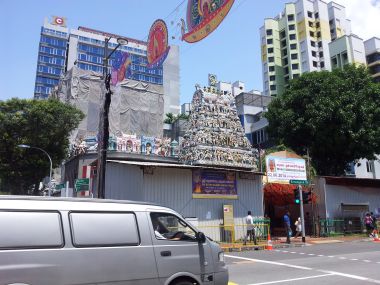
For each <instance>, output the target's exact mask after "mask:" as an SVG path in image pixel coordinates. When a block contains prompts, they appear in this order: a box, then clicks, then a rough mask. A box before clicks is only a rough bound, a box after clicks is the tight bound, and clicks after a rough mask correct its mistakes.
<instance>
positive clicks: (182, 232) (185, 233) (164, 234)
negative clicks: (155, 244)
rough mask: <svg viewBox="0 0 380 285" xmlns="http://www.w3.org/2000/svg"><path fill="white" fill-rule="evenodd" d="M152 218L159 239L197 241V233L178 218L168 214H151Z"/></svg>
mask: <svg viewBox="0 0 380 285" xmlns="http://www.w3.org/2000/svg"><path fill="white" fill-rule="evenodd" d="M150 218H151V220H152V226H153V230H154V234H155V236H156V238H157V239H160V240H185V241H196V233H195V231H194V230H193V229H192V228H190V227H189V226H188V224H186V223H185V222H184V221H183V220H181V219H179V218H178V217H177V216H175V215H172V214H168V213H151V214H150Z"/></svg>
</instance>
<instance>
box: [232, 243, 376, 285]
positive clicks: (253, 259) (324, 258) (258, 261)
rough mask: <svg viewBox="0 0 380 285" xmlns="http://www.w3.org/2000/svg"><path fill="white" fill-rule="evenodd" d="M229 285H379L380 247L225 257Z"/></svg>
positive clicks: (307, 248)
mask: <svg viewBox="0 0 380 285" xmlns="http://www.w3.org/2000/svg"><path fill="white" fill-rule="evenodd" d="M225 260H226V263H227V264H228V267H229V272H230V283H229V284H230V285H235V284H238V285H248V284H249V285H259V284H262V285H264V284H284V285H286V284H318V285H320V284H334V285H335V284H345V285H348V284H380V243H379V242H378V243H374V242H363V241H355V242H344V243H333V244H318V245H310V246H304V247H294V248H284V249H275V250H272V251H246V252H233V253H226V254H225Z"/></svg>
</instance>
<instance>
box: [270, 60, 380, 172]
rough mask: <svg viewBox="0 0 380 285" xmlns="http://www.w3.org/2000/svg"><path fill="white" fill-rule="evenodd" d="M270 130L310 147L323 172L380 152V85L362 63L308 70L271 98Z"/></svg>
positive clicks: (284, 140)
mask: <svg viewBox="0 0 380 285" xmlns="http://www.w3.org/2000/svg"><path fill="white" fill-rule="evenodd" d="M265 116H266V118H267V119H268V122H269V127H268V132H269V135H270V136H271V137H272V138H273V139H274V141H275V142H276V143H278V144H284V145H286V146H287V147H290V148H291V149H293V150H294V151H295V152H296V153H298V154H300V155H305V154H306V152H307V150H309V154H310V157H311V159H312V164H313V166H314V167H315V168H316V170H317V172H318V174H320V175H342V174H344V170H345V167H346V165H347V164H348V163H350V162H352V161H354V160H356V159H360V158H368V159H374V158H375V157H374V154H376V153H380V139H379V138H380V85H379V84H376V83H374V82H373V81H372V78H371V77H370V75H369V73H368V72H367V70H366V69H365V68H364V67H361V66H360V67H356V66H354V65H348V66H346V67H345V68H344V69H343V70H341V69H335V70H333V71H332V72H328V71H322V72H311V73H304V74H303V75H302V76H300V77H299V78H297V79H294V80H292V81H291V82H290V84H289V87H288V88H287V89H286V90H285V92H284V94H283V95H282V96H279V97H278V98H276V99H274V100H272V102H271V104H270V105H269V108H268V112H267V113H266V114H265Z"/></svg>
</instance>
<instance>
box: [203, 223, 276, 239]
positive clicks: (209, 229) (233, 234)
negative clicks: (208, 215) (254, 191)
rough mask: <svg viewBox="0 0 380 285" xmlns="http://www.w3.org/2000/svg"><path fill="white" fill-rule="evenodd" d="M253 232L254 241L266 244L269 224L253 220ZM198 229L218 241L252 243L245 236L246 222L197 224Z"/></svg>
mask: <svg viewBox="0 0 380 285" xmlns="http://www.w3.org/2000/svg"><path fill="white" fill-rule="evenodd" d="M253 227H254V232H255V236H256V243H257V244H258V245H260V244H266V243H267V240H268V233H269V224H268V223H264V222H260V221H258V222H254V223H253ZM197 228H198V229H199V230H201V231H202V232H204V233H205V235H206V236H208V237H210V238H211V239H213V240H214V241H216V242H219V243H245V242H246V243H247V244H248V245H253V244H254V242H253V238H252V240H251V239H250V237H247V225H246V224H231V225H223V224H222V225H215V226H210V225H199V226H198V227H197Z"/></svg>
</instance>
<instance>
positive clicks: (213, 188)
mask: <svg viewBox="0 0 380 285" xmlns="http://www.w3.org/2000/svg"><path fill="white" fill-rule="evenodd" d="M193 198H201V199H202V198H208V199H237V198H238V196H237V186H236V173H235V172H230V171H210V170H194V171H193Z"/></svg>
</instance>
